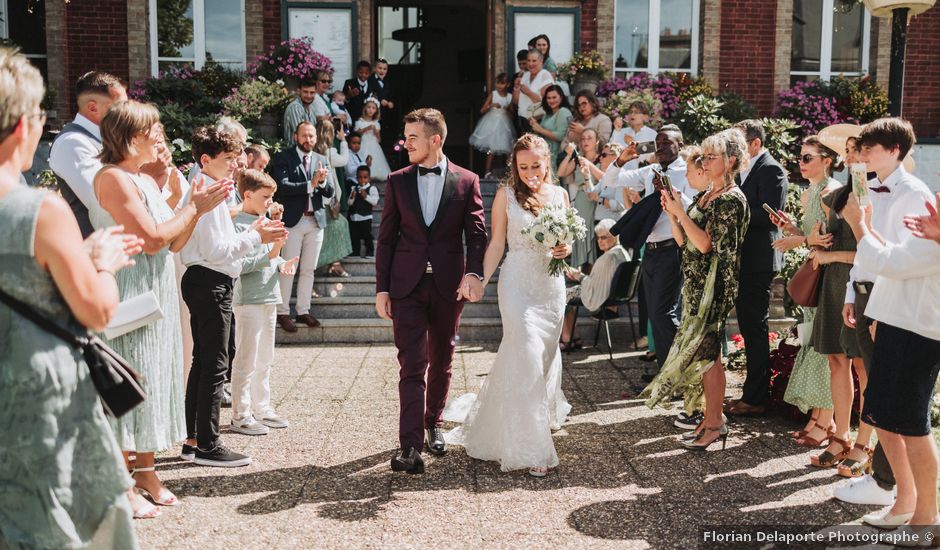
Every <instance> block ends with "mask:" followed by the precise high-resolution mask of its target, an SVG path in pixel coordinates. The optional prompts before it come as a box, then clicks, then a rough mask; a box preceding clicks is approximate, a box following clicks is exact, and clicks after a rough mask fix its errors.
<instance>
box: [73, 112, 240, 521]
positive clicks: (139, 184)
mask: <svg viewBox="0 0 940 550" xmlns="http://www.w3.org/2000/svg"><path fill="white" fill-rule="evenodd" d="M159 122H160V115H159V113H158V112H157V109H156V108H155V107H154V106H153V105H149V104H144V103H138V102H136V101H121V102H117V103H115V104H114V105H112V106H111V108H110V109H109V110H108V114H107V115H105V117H104V118H103V119H102V121H101V137H102V143H103V146H104V147H103V149H102V154H101V160H102V162H104V163H105V166H104V167H103V168H102V169H101V171H100V172H98V174H97V175H96V176H95V181H94V191H95V197H96V198H97V199H98V203H97V204H95V205H93V206H92V207H91V208H90V209H89V215H90V217H91V222H92V224H93V225H94V226H95V227H96V228H100V227H107V226H111V225H115V224H120V225H123V226H124V227H125V229H126V230H127V231H128V232H129V233H133V234H135V235H137V236H138V237H140V238H142V239H143V240H144V254H141V255H140V256H139V257H138V258H137V260H136V264H135V265H134V266H133V267H132V268H130V269H125V270H124V271H122V272H121V273H119V274H118V276H117V281H118V287H119V288H120V290H121V300H128V299H130V298H134V297H135V296H139V295H141V294H144V293H147V292H149V291H153V292H154V294H155V295H156V299H157V303H158V304H159V305H160V308H161V309H162V310H163V318H162V319H159V320H157V321H154V322H152V323H150V324H148V325H146V326H144V327H141V328H138V329H136V330H133V331H131V332H128V333H126V334H123V335H121V336H118V337H116V338H114V339H111V340H108V345H110V346H111V347H112V348H114V350H115V351H117V352H118V353H119V354H120V355H122V356H123V357H124V358H125V359H127V361H128V362H129V363H130V364H131V365H133V366H134V368H136V369H137V370H138V371H139V372H140V373H141V375H142V377H143V388H144V390H145V391H146V393H147V399H146V401H144V403H143V404H142V405H141V406H140V407H137V408H136V409H134V410H133V411H131V412H129V413H128V414H126V415H124V416H122V417H121V418H119V419H117V420H114V421H113V422H112V426H113V428H114V433H115V435H116V436H117V439H118V443H119V444H120V446H121V449H123V450H124V453H125V459H126V460H127V461H128V467H129V468H131V469H132V475H133V477H134V480H135V481H136V486H137V489H138V490H139V492H140V493H141V494H143V495H145V496H146V497H148V498H149V499H150V500H151V501H152V502H153V503H154V504H159V505H162V506H175V505H176V504H177V503H178V501H177V500H176V497H175V496H174V495H173V493H171V492H170V491H169V490H167V489H166V488H165V487H164V486H163V484H162V483H161V482H160V480H159V478H158V477H157V475H156V472H155V471H154V453H155V452H157V451H163V450H165V449H167V448H169V447H170V446H171V445H173V444H175V443H177V442H179V441H182V440H183V439H185V437H186V422H185V412H184V408H183V400H184V395H183V377H182V374H183V365H182V363H181V362H180V358H181V357H182V346H183V342H182V333H181V331H180V328H179V327H180V324H179V323H180V321H179V295H178V294H177V289H176V274H175V268H174V266H173V258H172V256H171V255H170V251H173V252H176V251H179V250H180V249H181V248H182V247H183V245H185V244H186V241H187V240H189V237H190V235H192V232H193V229H195V227H196V222H197V221H198V220H199V217H200V216H201V215H202V214H204V213H205V212H208V211H209V210H211V209H212V208H214V207H215V205H216V204H218V203H219V202H221V201H222V200H224V199H225V197H226V195H227V194H228V193H227V189H228V186H227V185H226V184H219V183H217V184H216V185H214V186H213V187H212V188H209V189H203V187H202V184H201V180H199V179H198V178H197V180H196V181H194V182H193V189H192V200H190V202H189V204H187V205H186V206H185V207H183V208H181V209H180V210H179V211H178V212H177V213H176V214H174V212H173V210H172V209H171V208H170V206H169V205H168V204H167V202H166V200H164V198H163V196H162V194H161V192H160V190H159V189H158V188H157V185H156V182H155V181H154V180H153V179H152V178H151V177H150V176H148V175H146V174H144V173H143V172H141V166H143V165H144V164H147V163H150V162H153V161H154V160H156V158H157V157H156V143H157V141H158V140H159V139H160V138H161V137H162V130H161V129H160V126H159ZM187 359H188V358H187ZM131 456H134V457H135V459H134V462H133V464H131V459H130V457H131ZM131 504H132V505H133V506H134V513H135V516H136V517H142V518H150V517H155V516H156V515H159V510H158V509H156V508H154V507H153V506H152V505H150V504H148V503H147V502H146V501H145V500H143V499H142V498H141V496H140V495H134V496H133V498H132V501H131Z"/></svg>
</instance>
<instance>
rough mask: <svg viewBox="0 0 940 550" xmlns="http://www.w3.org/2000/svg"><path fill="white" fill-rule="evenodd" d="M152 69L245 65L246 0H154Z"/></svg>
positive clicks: (151, 20)
mask: <svg viewBox="0 0 940 550" xmlns="http://www.w3.org/2000/svg"><path fill="white" fill-rule="evenodd" d="M150 26H151V29H150V35H151V40H152V41H153V43H152V45H151V52H152V57H153V64H152V71H153V72H154V73H157V72H159V71H161V70H164V69H166V68H169V67H192V68H195V69H201V68H202V67H203V65H205V63H206V61H210V60H211V61H214V62H216V63H219V64H220V65H223V66H225V67H228V68H232V69H241V68H244V67H245V3H244V0H150Z"/></svg>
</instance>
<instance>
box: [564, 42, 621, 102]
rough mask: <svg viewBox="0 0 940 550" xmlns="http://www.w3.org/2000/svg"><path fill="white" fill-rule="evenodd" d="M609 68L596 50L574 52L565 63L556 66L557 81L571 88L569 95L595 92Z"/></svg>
mask: <svg viewBox="0 0 940 550" xmlns="http://www.w3.org/2000/svg"><path fill="white" fill-rule="evenodd" d="M609 73H610V66H609V65H608V64H607V62H606V61H604V56H603V55H601V53H600V52H598V51H597V50H589V51H586V52H575V54H574V55H572V56H571V59H570V60H569V61H568V62H567V63H562V64H560V65H558V75H557V76H558V79H559V80H564V81H565V82H567V83H568V84H569V85H570V86H571V93H572V94H577V93H578V92H580V91H581V90H589V91H591V92H596V91H597V85H598V84H600V82H601V80H604V79H605V78H607V75H608V74H609Z"/></svg>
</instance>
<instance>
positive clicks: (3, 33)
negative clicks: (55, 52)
mask: <svg viewBox="0 0 940 550" xmlns="http://www.w3.org/2000/svg"><path fill="white" fill-rule="evenodd" d="M7 12H8V10H7V0H0V19H2V21H0V38H10V22H9V14H8V13H7ZM20 53H21V54H22V55H23V57H25V58H27V59H47V58H48V57H49V56H48V55H46V54H41V53H26V52H20Z"/></svg>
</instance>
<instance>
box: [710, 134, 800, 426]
mask: <svg viewBox="0 0 940 550" xmlns="http://www.w3.org/2000/svg"><path fill="white" fill-rule="evenodd" d="M735 128H736V129H737V130H739V131H740V132H741V133H742V134H744V139H745V140H746V141H747V148H748V153H749V154H750V155H751V164H750V166H749V168H748V170H747V171H746V172H742V173H741V174H739V175H738V181H737V183H738V185H739V186H740V187H741V191H743V192H744V195H745V196H746V197H747V203H748V206H750V208H751V222H750V225H748V228H747V234H746V235H745V236H744V243H743V244H742V245H741V275H740V282H739V283H738V297H737V299H736V300H735V303H734V307H735V311H737V315H738V326H739V327H740V328H741V336H743V337H744V353H745V356H746V357H747V377H746V378H745V380H744V390H743V393H742V395H741V399H740V400H735V401H732V402H730V403H728V406H727V407H725V412H726V413H727V414H737V415H759V414H763V413H764V412H765V405H764V401H765V399H766V398H767V394H768V392H769V390H770V343H769V341H768V339H767V337H768V332H769V329H768V326H767V320H768V317H769V309H770V283H771V282H772V281H773V279H774V276H776V274H777V272H778V271H780V268H781V267H783V254H782V253H780V252H777V251H776V250H774V249H773V247H772V246H771V243H773V242H774V241H775V240H777V239H779V238H780V230H779V229H778V228H777V226H775V225H774V224H773V222H771V221H770V216H769V215H768V214H767V212H766V211H765V210H764V208H763V205H764V204H765V203H766V204H767V205H769V206H770V207H771V208H773V209H774V211H777V210H782V209H783V208H784V206H785V205H786V202H787V186H788V182H787V173H786V171H785V170H784V169H783V167H782V166H780V163H778V162H777V161H776V160H774V159H773V157H771V156H770V153H769V152H768V151H767V149H766V148H765V147H764V141H765V140H766V134H765V133H764V125H763V124H761V122H760V121H758V120H742V121H741V122H739V123H737V124H736V125H735Z"/></svg>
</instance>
